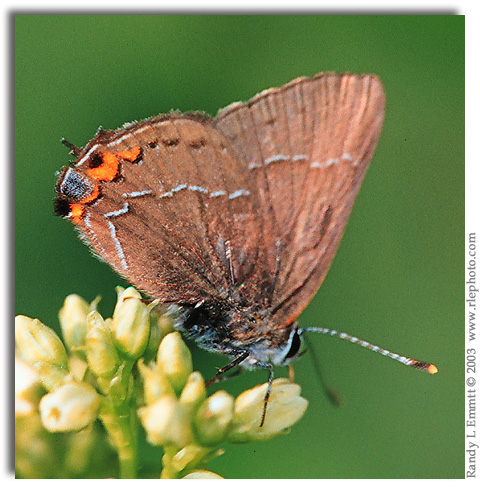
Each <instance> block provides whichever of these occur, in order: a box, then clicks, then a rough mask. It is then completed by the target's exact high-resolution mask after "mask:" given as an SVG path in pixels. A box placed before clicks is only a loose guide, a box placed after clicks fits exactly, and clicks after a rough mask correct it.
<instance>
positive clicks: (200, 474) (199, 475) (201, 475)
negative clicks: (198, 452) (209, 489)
mask: <svg viewBox="0 0 480 494" xmlns="http://www.w3.org/2000/svg"><path fill="white" fill-rule="evenodd" d="M183 478H184V479H223V477H221V476H220V475H218V474H217V473H214V472H209V471H208V470H194V471H193V472H191V473H189V474H188V475H185V477H183Z"/></svg>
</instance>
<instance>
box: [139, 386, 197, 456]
mask: <svg viewBox="0 0 480 494" xmlns="http://www.w3.org/2000/svg"><path fill="white" fill-rule="evenodd" d="M138 414H139V416H140V420H141V421H142V424H143V427H144V428H145V430H146V432H147V439H148V441H149V442H150V443H152V444H155V445H157V446H165V445H168V444H173V445H175V446H177V447H179V448H183V447H184V446H186V445H187V444H189V443H190V442H191V441H192V429H191V426H190V420H189V414H188V411H187V409H186V408H185V407H184V406H183V405H182V404H181V403H179V401H178V400H177V399H176V398H174V397H173V396H163V397H162V398H160V399H159V400H157V401H156V402H155V403H154V404H153V405H149V406H146V407H143V408H140V410H139V411H138Z"/></svg>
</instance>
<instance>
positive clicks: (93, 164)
mask: <svg viewBox="0 0 480 494" xmlns="http://www.w3.org/2000/svg"><path fill="white" fill-rule="evenodd" d="M102 165H103V158H102V157H101V156H100V155H99V154H98V153H95V154H92V156H91V157H90V159H89V160H88V167H89V168H98V167H99V166H102Z"/></svg>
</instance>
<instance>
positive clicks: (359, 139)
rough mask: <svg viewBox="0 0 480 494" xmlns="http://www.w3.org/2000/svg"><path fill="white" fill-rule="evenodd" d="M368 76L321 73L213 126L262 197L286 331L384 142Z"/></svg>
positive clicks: (378, 102) (321, 271)
mask: <svg viewBox="0 0 480 494" xmlns="http://www.w3.org/2000/svg"><path fill="white" fill-rule="evenodd" d="M383 109H384V94H383V89H382V86H381V83H380V81H379V80H378V79H377V78H376V77H375V76H371V75H363V76H356V75H351V74H343V75H337V74H329V73H323V74H319V75H317V76H315V77H313V78H311V79H309V78H300V79H296V80H294V81H292V82H291V83H289V84H287V85H286V86H284V87H282V88H279V89H270V90H267V91H264V92H262V93H260V94H259V95H257V96H256V97H254V98H253V99H252V100H251V101H249V102H248V103H245V104H242V103H235V104H233V105H231V106H229V107H227V108H225V109H224V110H222V111H220V112H219V114H218V115H217V117H216V119H215V125H216V127H217V129H218V130H220V131H221V132H222V134H224V135H225V136H226V137H227V138H228V139H229V140H230V141H231V142H232V144H233V147H234V148H235V150H236V152H237V153H238V154H239V155H240V156H241V158H242V160H243V162H244V166H245V168H246V169H247V170H248V172H249V173H250V174H251V176H252V179H253V180H254V181H255V182H256V184H257V188H258V195H259V202H260V205H261V210H262V215H263V216H264V217H265V218H269V219H270V225H269V228H270V229H271V231H272V235H271V238H270V241H269V243H268V244H267V246H266V250H265V252H266V254H267V255H271V253H272V252H275V256H276V268H275V269H274V271H273V272H271V273H270V277H271V280H272V295H271V305H272V312H273V314H272V317H273V320H274V321H275V322H276V323H277V324H278V325H279V326H285V325H288V324H290V323H291V322H292V321H293V320H294V319H295V318H296V317H297V316H298V314H299V313H300V312H301V311H302V310H303V308H304V307H305V306H306V304H307V303H308V302H309V300H310V299H311V298H312V297H313V295H314V294H315V292H316V291H317V290H318V288H319V286H320V284H321V283H322V281H323V279H324V277H325V275H326V273H327V271H328V268H329V265H330V263H331V261H332V258H333V256H334V254H335V251H336V249H337V247H338V244H339V241H340V239H341V236H342V233H343V231H344V228H345V224H346V222H347V219H348V216H349V214H350V211H351V208H352V205H353V202H354V199H355V196H356V194H357V192H358V189H359V187H360V184H361V181H362V179H363V176H364V174H365V171H366V169H367V166H368V163H369V161H370V159H371V157H372V155H373V152H374V149H375V146H376V143H377V140H378V138H379V135H380V130H381V125H382V120H383Z"/></svg>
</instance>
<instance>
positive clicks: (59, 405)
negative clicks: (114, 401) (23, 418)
mask: <svg viewBox="0 0 480 494" xmlns="http://www.w3.org/2000/svg"><path fill="white" fill-rule="evenodd" d="M99 406H100V396H99V395H98V393H97V392H96V391H95V389H94V388H93V387H92V386H90V385H89V384H87V383H77V382H71V383H67V384H64V385H63V386H60V387H59V388H57V389H56V390H55V391H52V392H51V393H48V394H46V395H45V396H44V397H43V398H42V399H41V400H40V415H41V417H42V423H43V426H44V427H45V429H47V430H49V431H50V432H66V431H78V430H80V429H83V428H84V427H86V426H87V425H89V424H90V423H92V422H93V421H94V420H95V419H96V418H97V414H98V409H99Z"/></svg>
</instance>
